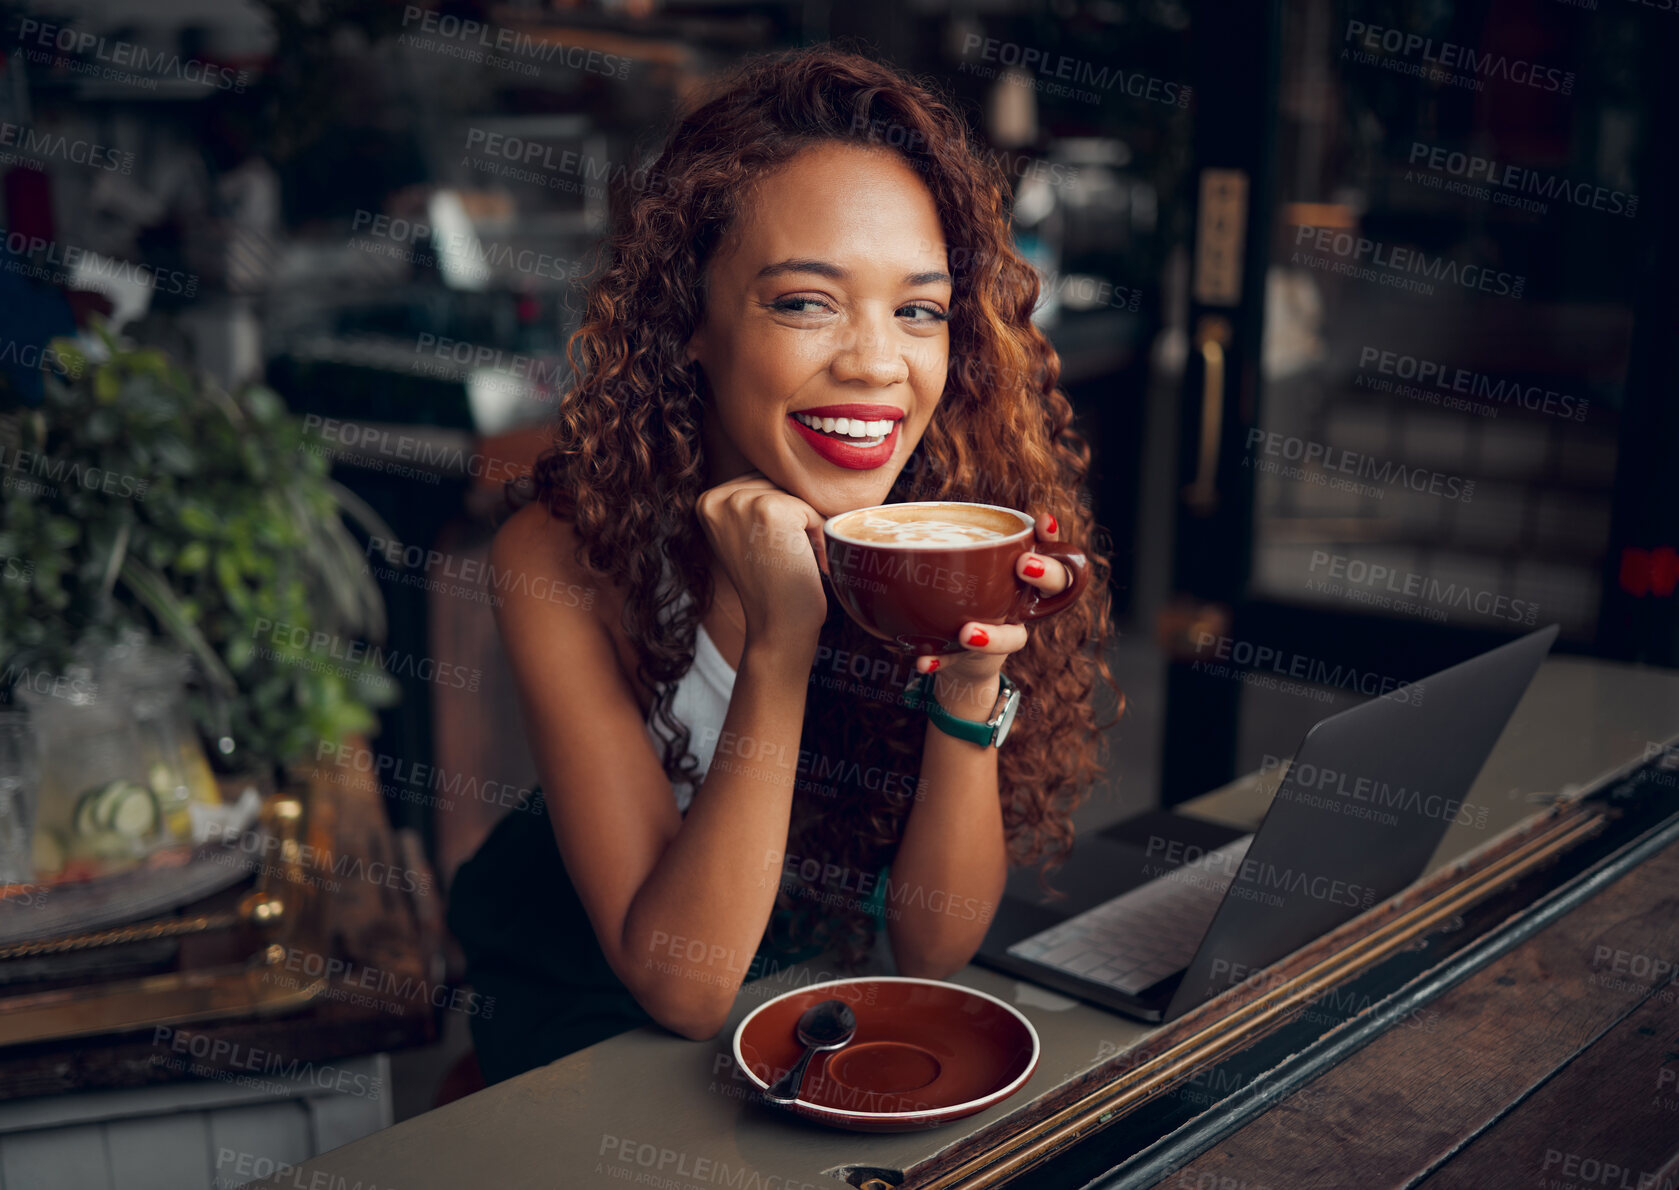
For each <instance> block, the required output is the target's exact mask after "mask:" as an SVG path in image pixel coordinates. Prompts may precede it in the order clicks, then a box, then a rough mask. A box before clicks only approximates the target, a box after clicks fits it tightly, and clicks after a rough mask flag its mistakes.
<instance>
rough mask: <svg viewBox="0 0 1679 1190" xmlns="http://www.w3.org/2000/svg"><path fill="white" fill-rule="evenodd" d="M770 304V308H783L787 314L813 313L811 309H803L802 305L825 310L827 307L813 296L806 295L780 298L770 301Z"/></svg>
mask: <svg viewBox="0 0 1679 1190" xmlns="http://www.w3.org/2000/svg"><path fill="white" fill-rule="evenodd" d="M770 305H771V308H772V309H776V310H784V311H786V312H787V313H789V314H810V313H814V311H813V310H807V309H805V308H804V307H806V306H813V307H815V309H816V310H826V309H827V308H828V307H827V305H826V304H825V303H823V302H820V301H818V300H817V299H815V298H807V297H790V298H782V299H780V300H779V301H776V302H772V303H770Z"/></svg>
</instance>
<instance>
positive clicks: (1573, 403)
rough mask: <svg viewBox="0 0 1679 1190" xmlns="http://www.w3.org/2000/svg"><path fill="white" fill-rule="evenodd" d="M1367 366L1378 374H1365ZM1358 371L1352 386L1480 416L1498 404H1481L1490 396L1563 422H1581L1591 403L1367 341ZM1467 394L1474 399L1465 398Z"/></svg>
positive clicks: (1491, 414) (1493, 414) (1492, 411)
mask: <svg viewBox="0 0 1679 1190" xmlns="http://www.w3.org/2000/svg"><path fill="white" fill-rule="evenodd" d="M1372 371H1374V372H1376V373H1378V375H1376V376H1371V375H1369V373H1370V372H1372ZM1358 373H1359V374H1358V375H1357V376H1356V377H1354V378H1353V384H1354V385H1355V386H1356V387H1358V388H1368V389H1370V390H1372V391H1373V392H1391V393H1395V394H1397V395H1398V396H1402V397H1412V398H1417V399H1420V400H1423V401H1426V402H1428V403H1429V404H1430V405H1439V406H1440V407H1441V408H1443V409H1461V410H1463V411H1464V412H1466V413H1476V414H1480V415H1481V416H1483V417H1497V416H1498V413H1499V410H1498V407H1497V406H1495V405H1491V404H1487V403H1486V402H1490V401H1497V402H1498V404H1499V405H1504V406H1508V405H1510V404H1511V403H1512V402H1514V403H1515V404H1517V405H1520V406H1521V407H1522V408H1523V409H1526V410H1528V411H1529V412H1530V413H1544V414H1547V415H1549V416H1552V417H1560V418H1563V419H1565V420H1568V421H1585V420H1586V413H1587V411H1588V410H1589V409H1590V408H1591V402H1590V401H1588V400H1586V399H1585V398H1583V397H1576V396H1572V395H1571V394H1569V393H1559V392H1557V391H1556V390H1554V389H1548V388H1545V387H1543V386H1542V385H1538V384H1522V383H1521V382H1520V381H1518V380H1512V379H1510V378H1509V377H1503V376H1489V375H1487V374H1486V373H1484V372H1472V371H1470V370H1469V369H1468V368H1454V367H1451V366H1450V365H1448V364H1441V363H1437V362H1435V361H1434V360H1428V359H1422V358H1421V357H1419V356H1415V355H1406V354H1405V353H1404V352H1402V351H1386V350H1383V349H1382V348H1380V347H1372V346H1369V345H1364V346H1361V347H1360V348H1359V351H1358ZM1382 377H1393V378H1394V379H1383V378H1382ZM1395 380H1399V381H1411V380H1414V381H1416V384H1415V385H1411V384H1400V383H1395ZM1457 394H1464V395H1463V396H1459V395H1457ZM1469 397H1476V398H1479V400H1469V399H1468V398H1469Z"/></svg>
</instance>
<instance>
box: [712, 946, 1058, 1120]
mask: <svg viewBox="0 0 1679 1190" xmlns="http://www.w3.org/2000/svg"><path fill="white" fill-rule="evenodd" d="M823 1000H843V1001H845V1002H846V1003H847V1004H849V1005H850V1006H851V1010H852V1012H854V1013H855V1014H856V1015H857V1035H856V1037H855V1038H853V1039H852V1041H851V1043H850V1044H849V1045H847V1046H846V1047H845V1048H844V1049H841V1050H836V1051H835V1052H833V1053H829V1054H817V1055H816V1056H815V1057H814V1058H812V1059H811V1062H810V1070H809V1071H808V1073H807V1074H806V1075H805V1081H804V1088H803V1090H802V1091H801V1092H800V1095H799V1098H798V1100H796V1101H795V1102H793V1103H791V1104H788V1105H787V1107H788V1109H789V1110H791V1111H795V1112H797V1113H798V1114H799V1115H801V1116H805V1117H807V1118H809V1119H812V1120H816V1121H818V1122H820V1123H823V1124H830V1125H833V1126H834V1127H836V1128H845V1129H849V1130H852V1131H856V1132H908V1131H911V1130H913V1129H917V1128H933V1127H936V1126H938V1125H940V1124H944V1123H948V1122H949V1121H951V1120H959V1119H961V1118H962V1117H963V1116H971V1115H973V1114H974V1113H975V1112H979V1111H984V1110H985V1109H986V1108H988V1107H990V1106H991V1105H992V1104H994V1103H1000V1102H1001V1101H1002V1100H1004V1099H1007V1098H1008V1097H1009V1096H1010V1095H1012V1094H1014V1093H1015V1092H1016V1091H1018V1090H1019V1089H1020V1088H1021V1087H1022V1086H1024V1085H1025V1083H1026V1080H1027V1079H1028V1078H1030V1077H1031V1075H1032V1071H1033V1069H1034V1068H1036V1066H1037V1064H1038V1034H1037V1032H1036V1030H1034V1029H1033V1028H1032V1025H1031V1022H1029V1021H1028V1020H1027V1019H1026V1018H1025V1017H1024V1016H1022V1015H1021V1014H1020V1013H1019V1012H1017V1011H1016V1010H1015V1009H1014V1008H1012V1007H1010V1006H1009V1005H1007V1004H1005V1003H1003V1002H1002V1001H1001V1000H999V999H997V998H996V997H995V996H988V995H986V994H985V993H984V992H977V991H975V990H973V989H972V988H965V987H962V986H960V985H958V984H954V983H941V982H939V981H937V980H932V979H909V978H906V977H903V976H873V977H869V978H863V979H838V980H834V981H832V982H830V983H820V984H815V985H813V986H811V987H807V988H800V989H798V990H797V991H792V992H787V993H785V994H784V995H781V996H777V997H776V998H775V999H773V1000H770V1001H768V1002H766V1003H764V1004H760V1005H759V1006H758V1007H757V1008H755V1009H753V1010H752V1011H751V1012H750V1013H748V1014H747V1016H746V1019H745V1020H743V1021H741V1023H740V1027H739V1028H738V1029H736V1030H735V1038H734V1056H735V1062H736V1063H737V1064H738V1065H739V1066H740V1068H741V1070H743V1071H744V1072H745V1073H746V1076H747V1077H748V1078H749V1079H751V1080H752V1083H753V1085H754V1086H756V1087H757V1088H758V1089H759V1090H760V1091H761V1090H765V1089H766V1088H768V1087H769V1085H770V1083H771V1082H773V1081H774V1080H775V1079H777V1078H779V1077H780V1076H781V1075H782V1074H783V1073H784V1072H785V1071H787V1070H788V1069H789V1068H790V1067H792V1065H793V1064H794V1063H795V1062H797V1061H798V1060H799V1055H800V1054H802V1053H803V1052H804V1047H803V1046H801V1045H800V1044H799V1043H798V1040H797V1039H796V1038H795V1036H794V1031H795V1029H796V1028H797V1026H798V1021H799V1017H800V1016H801V1015H802V1014H803V1013H804V1011H805V1009H807V1008H809V1007H810V1006H811V1005H813V1004H818V1003H820V1002H821V1001H823Z"/></svg>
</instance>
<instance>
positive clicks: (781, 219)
mask: <svg viewBox="0 0 1679 1190" xmlns="http://www.w3.org/2000/svg"><path fill="white" fill-rule="evenodd" d="M706 276H707V282H708V289H707V292H706V299H705V311H704V315H703V319H702V322H701V324H700V327H699V329H698V330H697V331H695V333H694V336H693V338H692V339H691V340H690V341H689V344H688V354H689V356H690V358H692V359H695V360H697V361H699V364H700V367H701V368H702V369H704V371H705V375H706V378H707V380H708V381H709V382H710V386H711V392H712V394H713V403H712V404H709V405H708V406H707V407H706V409H705V412H704V417H703V429H702V437H703V441H704V447H705V452H706V459H707V463H708V469H709V472H710V475H709V480H710V484H711V485H712V486H715V485H717V484H720V483H723V482H726V481H727V480H730V479H733V478H735V477H737V476H739V475H743V474H745V473H746V472H748V471H753V470H756V471H760V472H762V473H763V474H764V476H765V478H767V479H768V480H770V481H771V482H772V483H774V484H775V485H776V486H777V487H779V488H781V489H783V490H784V491H787V492H790V493H791V494H793V495H795V496H797V497H799V498H800V499H801V500H803V501H805V502H806V503H807V504H809V505H810V506H811V507H813V508H814V509H816V511H817V512H819V513H821V514H822V515H823V516H833V515H834V514H835V513H839V512H845V511H848V510H850V509H853V508H862V507H865V506H867V505H871V504H880V503H883V502H884V501H885V500H886V497H887V493H888V492H889V491H890V489H891V487H892V482H893V480H894V479H896V477H897V475H898V473H899V471H901V470H902V469H903V466H904V462H905V460H907V459H908V458H909V456H910V453H911V452H912V451H913V450H914V449H915V446H916V443H918V442H919V441H920V440H921V435H922V432H923V431H924V430H925V429H926V428H927V423H928V422H929V421H931V420H932V417H933V409H934V408H935V407H936V406H937V405H938V403H939V397H940V395H941V394H942V393H943V392H944V380H945V367H946V364H947V362H948V358H949V349H950V334H949V327H948V324H947V322H946V319H947V318H948V316H949V314H950V302H951V279H950V276H949V274H948V272H947V270H946V263H945V243H944V233H943V231H942V229H941V228H940V225H939V216H938V210H937V208H936V206H935V205H934V202H933V196H932V194H931V193H930V192H929V191H928V190H927V187H926V186H925V185H923V184H922V182H921V180H920V178H918V177H917V176H916V173H915V171H914V170H913V169H911V168H910V167H909V166H908V165H907V164H905V163H904V161H903V160H902V159H901V158H900V157H898V156H897V155H896V154H894V153H889V152H884V151H880V150H870V149H863V148H858V147H855V146H851V145H841V144H823V145H817V146H813V147H811V148H808V149H805V150H803V151H802V152H800V153H799V154H798V155H797V156H795V157H794V158H793V159H792V160H791V161H790V162H788V163H787V164H786V165H785V166H783V167H782V168H781V169H779V170H778V171H776V172H775V173H774V174H772V175H771V176H769V177H768V178H765V179H763V180H762V181H761V182H760V183H759V184H758V185H757V186H756V187H755V188H754V189H753V190H752V191H751V194H750V197H749V198H748V200H747V201H746V203H745V204H744V210H743V213H742V214H741V216H740V218H739V219H738V221H737V223H736V225H735V227H734V228H733V229H732V230H731V233H730V234H729V235H728V236H726V237H725V239H724V241H723V243H722V244H721V245H720V246H719V249H718V252H717V253H716V255H715V256H714V257H713V258H712V260H711V261H710V263H709V264H708V265H707V269H706ZM841 417H843V418H844V419H845V421H846V423H847V428H848V429H851V430H852V431H853V433H852V434H847V435H842V434H841V433H840V432H839V427H838V426H837V425H836V424H835V423H836V422H837V421H838V420H839V419H840V418H841ZM818 421H819V425H817V424H810V423H812V422H818ZM858 421H860V422H862V423H863V424H862V425H861V426H852V425H851V423H853V422H858ZM881 422H886V423H887V425H886V427H885V429H886V433H885V434H884V437H883V436H882V435H881V433H880V431H881V426H880V424H879V423H881ZM870 423H874V424H870ZM858 430H860V431H861V433H860V434H858V433H856V431H858ZM877 444H878V445H877Z"/></svg>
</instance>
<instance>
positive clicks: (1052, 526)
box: [1049, 512, 1061, 533]
mask: <svg viewBox="0 0 1679 1190" xmlns="http://www.w3.org/2000/svg"><path fill="white" fill-rule="evenodd" d="M1049 531H1050V532H1051V533H1059V532H1061V530H1060V528H1059V527H1058V526H1057V525H1056V523H1055V514H1054V513H1053V512H1052V513H1050V514H1049Z"/></svg>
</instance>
